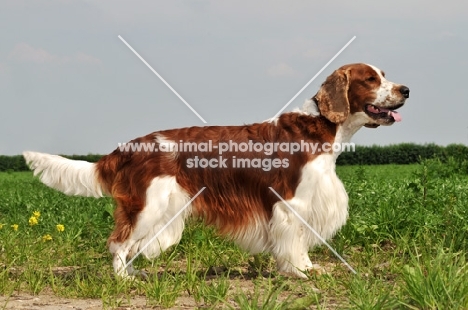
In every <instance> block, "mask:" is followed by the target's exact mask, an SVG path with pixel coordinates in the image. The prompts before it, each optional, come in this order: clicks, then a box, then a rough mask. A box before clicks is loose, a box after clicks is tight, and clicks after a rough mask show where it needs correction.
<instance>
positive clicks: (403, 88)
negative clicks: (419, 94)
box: [400, 86, 409, 98]
mask: <svg viewBox="0 0 468 310" xmlns="http://www.w3.org/2000/svg"><path fill="white" fill-rule="evenodd" d="M400 93H401V94H402V95H403V97H405V98H409V88H408V87H406V86H401V87H400Z"/></svg>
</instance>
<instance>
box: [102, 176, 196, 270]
mask: <svg viewBox="0 0 468 310" xmlns="http://www.w3.org/2000/svg"><path fill="white" fill-rule="evenodd" d="M189 200H190V199H189V195H188V194H187V193H186V192H185V191H184V190H183V189H182V188H181V187H180V186H179V185H178V184H177V183H176V180H175V178H174V177H168V176H166V177H157V178H155V179H153V181H152V182H151V184H150V186H149V187H148V189H147V191H146V200H145V201H146V204H145V206H144V208H143V209H142V210H141V212H140V213H139V214H138V215H137V216H136V218H135V224H134V226H133V228H132V231H131V233H130V234H129V236H128V238H127V239H126V240H125V241H124V242H120V243H112V242H111V243H110V246H109V248H110V251H111V252H112V253H113V254H114V261H113V265H114V270H115V272H116V273H117V274H119V275H123V276H125V275H130V276H132V275H137V274H140V272H139V271H138V270H135V269H133V267H132V266H131V265H130V264H129V266H127V268H126V270H124V268H123V267H124V266H126V264H127V263H126V262H127V260H126V258H127V256H128V255H130V254H131V255H136V254H140V253H141V254H143V255H144V256H145V257H146V258H155V257H157V256H159V255H160V254H161V252H163V251H165V250H166V249H167V248H169V247H170V246H172V245H174V244H176V243H178V242H179V241H180V239H181V237H182V232H183V230H184V222H185V218H186V216H187V214H189V213H190V206H186V204H187V203H188V201H189ZM184 207H186V208H185V209H184V210H183V211H182V212H181V213H180V214H178V215H177V213H178V212H179V211H181V210H182V208H184ZM176 215H177V216H176ZM117 224H118V223H117V221H116V225H117ZM116 230H117V229H116Z"/></svg>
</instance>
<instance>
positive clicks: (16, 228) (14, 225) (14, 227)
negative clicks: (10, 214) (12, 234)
mask: <svg viewBox="0 0 468 310" xmlns="http://www.w3.org/2000/svg"><path fill="white" fill-rule="evenodd" d="M18 227H19V225H18V224H13V225H11V228H13V230H14V231H17V230H18Z"/></svg>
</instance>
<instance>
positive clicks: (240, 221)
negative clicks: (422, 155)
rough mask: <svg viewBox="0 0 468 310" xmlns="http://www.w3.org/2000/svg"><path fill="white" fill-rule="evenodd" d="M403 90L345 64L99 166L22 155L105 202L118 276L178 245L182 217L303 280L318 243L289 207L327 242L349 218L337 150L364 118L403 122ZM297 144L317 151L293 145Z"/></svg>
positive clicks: (70, 187) (152, 137) (45, 173)
mask: <svg viewBox="0 0 468 310" xmlns="http://www.w3.org/2000/svg"><path fill="white" fill-rule="evenodd" d="M407 98H409V88H408V87H406V86H404V85H401V84H396V83H393V82H390V81H388V80H387V79H386V78H385V74H384V72H383V71H381V70H380V69H378V68H376V67H374V66H372V65H368V64H362V63H356V64H349V65H345V66H342V67H341V68H339V69H337V70H336V71H334V72H333V73H332V74H331V75H330V76H329V77H327V79H326V80H325V82H324V83H323V84H322V85H321V87H320V89H319V90H318V92H317V93H316V95H315V96H314V97H312V98H311V99H309V100H306V102H305V104H304V106H303V108H302V109H298V110H294V111H293V112H287V113H283V114H281V115H280V116H278V117H276V118H274V119H270V120H268V121H264V122H261V123H255V124H249V125H241V126H207V127H189V128H180V129H171V130H163V131H157V132H153V133H151V134H149V135H146V136H143V137H140V138H137V139H135V140H132V141H130V142H129V143H127V144H125V145H123V146H124V148H122V147H119V148H117V149H116V150H115V151H113V152H112V153H110V154H109V155H106V156H103V157H102V158H101V159H100V160H99V161H98V162H97V163H88V162H84V161H74V160H69V159H66V158H64V157H61V156H56V155H49V154H43V153H37V152H29V151H27V152H24V153H23V156H24V158H25V160H26V162H27V163H28V165H29V166H30V168H31V169H32V170H33V171H34V174H35V175H40V180H41V181H42V182H43V183H44V184H46V185H47V186H49V187H52V188H54V189H57V190H59V191H61V192H63V193H65V194H67V195H80V196H91V197H101V196H104V195H106V196H112V197H113V198H114V200H115V202H116V209H115V213H114V219H115V229H114V231H113V232H112V234H111V235H110V237H109V239H108V247H109V250H110V252H111V253H112V255H113V267H114V270H115V272H116V273H117V274H118V275H120V276H122V277H128V276H135V275H140V274H141V272H140V271H138V270H136V269H134V268H133V266H132V264H129V263H127V262H128V259H129V257H131V256H132V255H135V254H136V253H139V252H141V253H142V254H143V255H144V256H145V257H147V258H154V257H157V256H158V255H159V254H160V253H161V252H162V251H164V250H166V249H167V248H169V247H170V246H172V245H174V244H176V243H178V242H179V241H180V239H181V236H182V232H183V229H184V221H185V220H186V219H187V218H188V217H190V216H191V217H196V218H201V219H202V220H203V221H204V223H206V224H207V225H212V226H215V227H216V228H217V230H218V232H219V233H220V234H221V235H225V236H228V237H229V238H231V239H232V240H234V241H235V242H236V243H237V244H238V245H239V246H240V247H242V248H243V249H245V250H247V251H249V252H250V253H251V254H257V253H261V252H269V253H271V254H272V256H273V257H274V258H275V259H276V262H277V268H278V271H279V272H281V273H285V274H289V275H292V276H297V277H302V278H304V277H306V273H307V272H308V271H310V270H312V269H314V268H315V265H314V264H312V262H311V260H310V258H309V255H308V251H309V249H310V248H311V247H313V246H315V245H318V244H320V243H321V241H320V239H319V238H317V237H316V235H314V234H313V233H312V231H310V230H309V229H308V228H307V227H306V226H305V225H304V224H303V223H302V222H301V221H300V219H299V217H298V215H299V216H300V217H302V218H303V219H304V220H305V221H306V222H307V223H308V224H309V225H310V226H311V227H312V228H313V229H314V230H315V231H316V232H317V233H318V234H319V235H320V236H321V237H322V238H323V239H325V240H326V239H330V238H331V237H333V236H334V234H335V233H336V232H337V231H338V230H339V229H340V227H342V226H343V225H344V224H345V223H346V220H347V217H348V195H347V193H346V191H345V188H344V186H343V184H342V182H341V181H340V180H339V178H338V177H337V175H336V173H335V162H336V158H337V157H338V155H339V154H340V153H341V151H342V150H341V149H339V148H337V147H335V146H336V145H343V144H345V143H348V142H349V141H350V139H351V137H352V136H353V134H354V133H356V131H357V130H359V129H360V128H361V127H363V126H366V127H370V128H376V127H378V126H380V125H392V124H393V123H394V122H398V121H400V120H401V116H400V114H399V113H398V112H396V111H395V110H396V109H398V108H400V107H401V106H403V104H404V103H405V101H406V99H407ZM226 145H227V146H228V147H227V148H226ZM267 145H268V148H267V147H266V146H267ZM298 145H299V146H301V147H304V148H305V147H306V146H316V148H315V149H314V150H313V151H311V149H307V150H299V151H298V150H297V146H298ZM332 145H333V147H332V148H331V147H330V146H332ZM129 146H130V147H129ZM142 146H144V147H143V148H142ZM177 146H178V148H177ZM197 146H198V148H197ZM202 146H203V147H202ZM325 146H328V147H327V148H325ZM221 147H223V148H222V152H221ZM293 148H294V152H293V151H292V150H293ZM270 187H271V188H272V189H273V190H274V192H273V191H272V190H271V189H270ZM202 189H203V190H202ZM201 190H202V191H201ZM200 191H201V192H200ZM275 193H277V194H278V195H279V196H280V197H281V198H282V199H280V198H279V197H278V196H277V195H276V194H275ZM196 195H198V196H196ZM195 196H196V198H195V199H192V198H193V197H195ZM191 199H192V200H193V201H192V200H191ZM289 207H291V208H293V209H294V210H295V211H296V212H297V215H296V214H294V213H293V212H292V211H291V209H290V208H289ZM156 234H158V236H157V238H154V236H155V235H156ZM153 239H155V240H153ZM130 263H131V261H130Z"/></svg>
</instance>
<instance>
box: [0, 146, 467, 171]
mask: <svg viewBox="0 0 468 310" xmlns="http://www.w3.org/2000/svg"><path fill="white" fill-rule="evenodd" d="M65 157H67V158H71V159H76V160H86V161H89V162H96V161H98V160H99V159H100V158H101V157H102V155H97V154H88V155H71V156H65ZM430 158H438V159H440V160H442V161H446V160H447V159H448V158H453V159H454V160H456V161H460V162H461V161H468V146H466V145H463V144H451V145H448V146H445V147H444V146H439V145H435V144H424V145H421V144H413V143H402V144H395V145H387V146H378V145H373V146H359V145H356V148H355V152H343V153H342V154H341V155H340V156H339V157H338V160H337V164H338V165H385V164H413V163H417V162H419V161H420V160H422V159H430ZM27 170H29V169H28V167H27V166H26V164H25V162H24V159H23V157H22V156H21V155H16V156H3V155H0V171H27Z"/></svg>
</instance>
